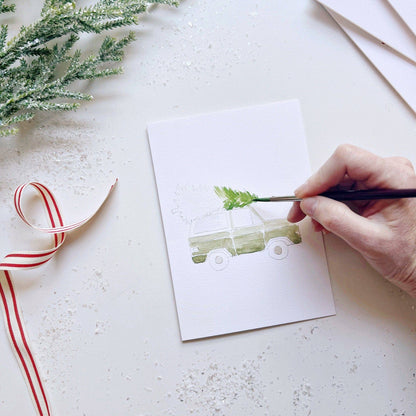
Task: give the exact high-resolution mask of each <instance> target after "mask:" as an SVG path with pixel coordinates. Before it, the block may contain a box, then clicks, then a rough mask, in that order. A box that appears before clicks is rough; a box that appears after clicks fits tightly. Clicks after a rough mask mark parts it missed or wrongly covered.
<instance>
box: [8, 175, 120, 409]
mask: <svg viewBox="0 0 416 416" xmlns="http://www.w3.org/2000/svg"><path fill="white" fill-rule="evenodd" d="M116 183H117V181H116V182H115V183H114V184H113V185H112V186H111V188H110V190H109V191H108V193H107V195H106V197H105V199H104V200H103V202H102V203H101V204H100V206H99V207H98V208H97V210H96V211H95V212H94V213H93V214H92V215H90V216H89V217H87V218H85V219H83V220H81V221H79V222H77V223H75V224H71V225H64V222H63V220H62V215H61V212H60V210H59V208H58V204H57V201H56V198H55V197H54V195H53V194H52V192H51V191H50V190H49V189H48V188H47V187H46V186H44V185H42V184H40V183H38V182H29V183H26V184H23V185H20V186H19V187H18V188H17V189H16V191H15V194H14V205H15V208H16V211H17V213H18V215H19V216H20V218H21V219H22V220H23V221H24V222H25V223H26V224H27V225H29V226H30V227H32V228H34V229H36V230H38V231H41V232H44V233H48V234H52V235H53V238H54V244H53V247H52V248H50V249H47V250H40V251H17V252H14V253H11V254H8V255H7V256H5V258H4V259H3V261H2V262H1V263H0V298H1V301H2V302H1V303H2V307H3V316H4V322H5V327H6V332H7V334H8V337H9V341H10V345H11V347H12V349H13V352H14V354H15V357H16V359H17V362H18V363H19V366H20V369H21V371H22V374H23V377H24V379H25V381H26V384H27V386H28V389H29V393H30V396H31V398H32V401H33V404H34V406H35V409H36V412H37V414H38V415H39V416H51V411H50V406H49V402H48V398H47V395H46V391H45V389H44V387H43V383H42V380H41V377H40V374H39V370H38V368H37V366H36V362H35V360H34V357H33V354H32V352H31V349H30V347H29V343H28V337H27V335H26V331H25V328H24V325H23V319H22V314H21V311H20V308H19V306H18V302H17V298H16V292H15V290H14V287H13V281H12V276H11V270H19V269H31V268H34V267H38V266H40V265H42V264H44V263H46V262H48V261H49V260H50V259H51V258H52V257H53V255H54V254H55V253H56V251H57V250H58V249H59V248H60V247H61V246H62V244H63V243H64V241H65V233H66V232H68V231H71V230H75V229H76V228H79V227H81V226H82V225H84V224H85V223H86V222H88V221H89V220H90V219H91V218H92V217H93V216H94V215H95V214H96V213H97V212H98V210H99V209H100V208H101V206H102V205H103V204H104V202H105V201H106V200H107V198H108V196H109V195H110V193H111V191H112V190H113V189H114V186H115V185H116ZM27 187H33V188H35V190H36V191H37V192H38V194H39V195H40V197H41V200H42V203H43V205H44V207H45V209H46V212H47V216H48V221H49V224H50V227H49V228H40V227H36V226H34V225H32V224H31V223H30V222H29V221H28V220H27V219H26V217H25V215H24V213H23V210H22V206H21V203H22V195H23V192H24V190H25V189H26V188H27Z"/></svg>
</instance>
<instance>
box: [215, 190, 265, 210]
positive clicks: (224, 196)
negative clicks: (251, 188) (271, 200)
mask: <svg viewBox="0 0 416 416" xmlns="http://www.w3.org/2000/svg"><path fill="white" fill-rule="evenodd" d="M214 190H215V193H216V194H217V195H218V197H219V198H220V199H221V200H222V202H223V204H224V208H225V209H226V210H231V209H234V208H242V207H245V206H246V205H250V204H251V203H252V202H253V201H254V199H256V198H258V196H257V195H255V194H252V193H250V192H248V191H244V192H243V191H236V190H235V189H231V188H227V187H226V186H214Z"/></svg>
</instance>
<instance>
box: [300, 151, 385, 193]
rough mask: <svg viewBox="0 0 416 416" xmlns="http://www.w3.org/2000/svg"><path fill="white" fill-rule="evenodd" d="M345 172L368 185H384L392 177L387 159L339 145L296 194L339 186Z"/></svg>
mask: <svg viewBox="0 0 416 416" xmlns="http://www.w3.org/2000/svg"><path fill="white" fill-rule="evenodd" d="M345 175H348V177H349V178H351V179H352V180H354V181H360V182H362V183H363V184H364V185H365V186H366V187H368V188H378V187H380V186H384V187H385V183H386V182H388V181H389V180H391V174H390V172H389V171H386V161H385V159H383V158H382V157H380V156H376V155H375V154H373V153H371V152H369V151H367V150H364V149H361V148H359V147H356V146H353V145H350V144H344V145H341V146H339V147H337V149H336V150H335V152H334V153H333V154H332V156H331V157H330V158H329V159H328V160H327V161H326V162H325V163H324V164H323V165H322V166H321V168H320V169H319V170H318V171H317V172H316V173H315V174H313V175H312V176H311V177H310V178H309V179H308V180H307V181H306V182H305V183H304V184H303V185H301V186H300V187H299V188H298V189H296V191H295V194H296V196H297V197H299V198H306V197H308V196H314V195H317V194H320V193H322V192H325V191H326V190H328V189H329V188H331V187H333V186H336V185H338V184H339V183H340V182H341V181H342V180H344V178H345ZM383 184H384V185H383ZM392 185H393V184H392Z"/></svg>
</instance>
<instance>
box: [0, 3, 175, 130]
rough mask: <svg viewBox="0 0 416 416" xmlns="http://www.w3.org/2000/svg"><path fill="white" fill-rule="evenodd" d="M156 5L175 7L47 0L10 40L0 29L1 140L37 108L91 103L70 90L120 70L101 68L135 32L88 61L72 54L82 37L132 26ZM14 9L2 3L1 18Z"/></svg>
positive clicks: (108, 43) (118, 54)
mask: <svg viewBox="0 0 416 416" xmlns="http://www.w3.org/2000/svg"><path fill="white" fill-rule="evenodd" d="M22 3H23V2H22ZM154 3H164V4H169V5H177V2H176V1H175V0H146V1H144V0H99V1H97V2H96V3H95V4H93V5H91V6H88V7H82V8H79V7H77V6H76V2H75V1H68V0H45V1H44V4H43V8H42V12H41V16H40V19H39V20H38V21H36V22H34V23H33V24H31V25H29V26H26V27H25V26H23V27H21V29H20V31H19V33H18V34H17V35H16V36H15V37H14V38H12V39H10V40H9V41H8V40H7V38H8V26H7V25H5V24H3V25H0V137H1V136H7V135H9V134H14V133H16V131H17V128H16V127H15V126H16V125H17V124H19V123H20V122H21V121H24V120H30V119H31V118H33V117H34V115H35V111H36V110H42V111H66V110H75V109H76V108H78V107H79V103H78V102H77V101H81V100H91V99H92V96H91V95H89V94H85V93H82V92H74V91H71V90H70V89H69V86H70V85H71V84H72V83H73V82H74V81H77V80H87V79H88V80H91V79H96V78H102V77H107V76H109V75H114V74H119V73H120V72H122V68H120V67H116V68H114V67H111V68H108V67H107V68H106V67H105V64H106V63H108V62H119V61H121V60H122V58H123V50H124V48H125V46H126V45H128V44H129V43H130V42H132V41H133V40H134V34H133V32H130V33H129V34H128V35H126V36H124V37H122V38H120V39H115V38H112V37H110V36H107V37H105V39H104V40H103V42H102V44H101V47H100V48H99V50H98V51H97V53H96V54H95V55H89V56H87V57H83V55H82V52H81V51H80V50H79V49H75V50H73V49H74V45H75V44H76V42H77V41H78V40H79V38H80V35H81V34H82V33H94V34H99V33H102V32H104V31H111V30H114V29H116V28H119V27H123V26H130V25H134V24H136V23H137V22H138V16H139V15H140V14H141V13H143V12H145V11H146V10H147V9H148V7H149V5H150V4H154ZM22 7H23V5H22ZM14 11H15V6H14V5H5V4H4V0H0V14H1V13H9V12H14ZM103 64H104V65H103ZM57 99H58V100H57Z"/></svg>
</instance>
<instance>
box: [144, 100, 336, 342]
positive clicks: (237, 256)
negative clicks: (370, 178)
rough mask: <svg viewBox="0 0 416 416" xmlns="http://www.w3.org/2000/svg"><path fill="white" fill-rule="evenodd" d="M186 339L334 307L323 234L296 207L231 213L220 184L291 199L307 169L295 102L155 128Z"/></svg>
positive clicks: (262, 206)
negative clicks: (296, 220) (295, 220)
mask: <svg viewBox="0 0 416 416" xmlns="http://www.w3.org/2000/svg"><path fill="white" fill-rule="evenodd" d="M148 132H149V142H150V146H151V153H152V159H153V165H154V171H155V176H156V182H157V189H158V193H159V200H160V207H161V212H162V218H163V225H164V230H165V236H166V242H167V248H168V255H169V262H170V267H171V274H172V280H173V287H174V292H175V299H176V306H177V311H178V317H179V324H180V330H181V337H182V340H189V339H195V338H203V337H209V336H214V335H220V334H226V333H232V332H238V331H244V330H249V329H254V328H261V327H267V326H273V325H278V324H284V323H288V322H295V321H301V320H306V319H311V318H318V317H323V316H328V315H332V314H334V313H335V310H334V303H333V298H332V292H331V285H330V280H329V276H328V271H327V265H326V259H325V253H324V248H323V243H322V237H321V235H320V234H317V233H314V232H313V231H312V229H311V224H310V222H309V221H307V220H305V221H303V222H302V223H300V225H297V224H289V223H287V221H286V220H285V218H286V215H287V212H288V210H289V208H290V204H287V203H260V202H256V203H254V204H252V205H249V206H248V207H245V208H237V209H234V210H231V211H226V210H225V209H224V208H223V207H222V202H221V201H220V199H219V198H218V197H217V196H216V194H215V192H214V186H228V187H231V188H235V189H238V190H247V191H251V192H253V193H256V194H258V195H263V196H270V195H285V194H291V193H293V190H294V189H295V188H296V187H297V186H298V185H299V184H301V183H302V182H303V181H304V180H305V179H306V178H307V177H308V176H309V174H310V168H309V163H308V153H307V149H306V143H305V136H304V131H303V127H302V119H301V113H300V107H299V103H298V102H297V101H295V100H292V101H286V102H281V103H273V104H266V105H260V106H255V107H249V108H243V109H238V110H231V111H224V112H219V113H213V114H206V115H199V116H194V117H189V118H183V119H177V120H172V121H164V122H158V123H153V124H150V125H149V127H148Z"/></svg>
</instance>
